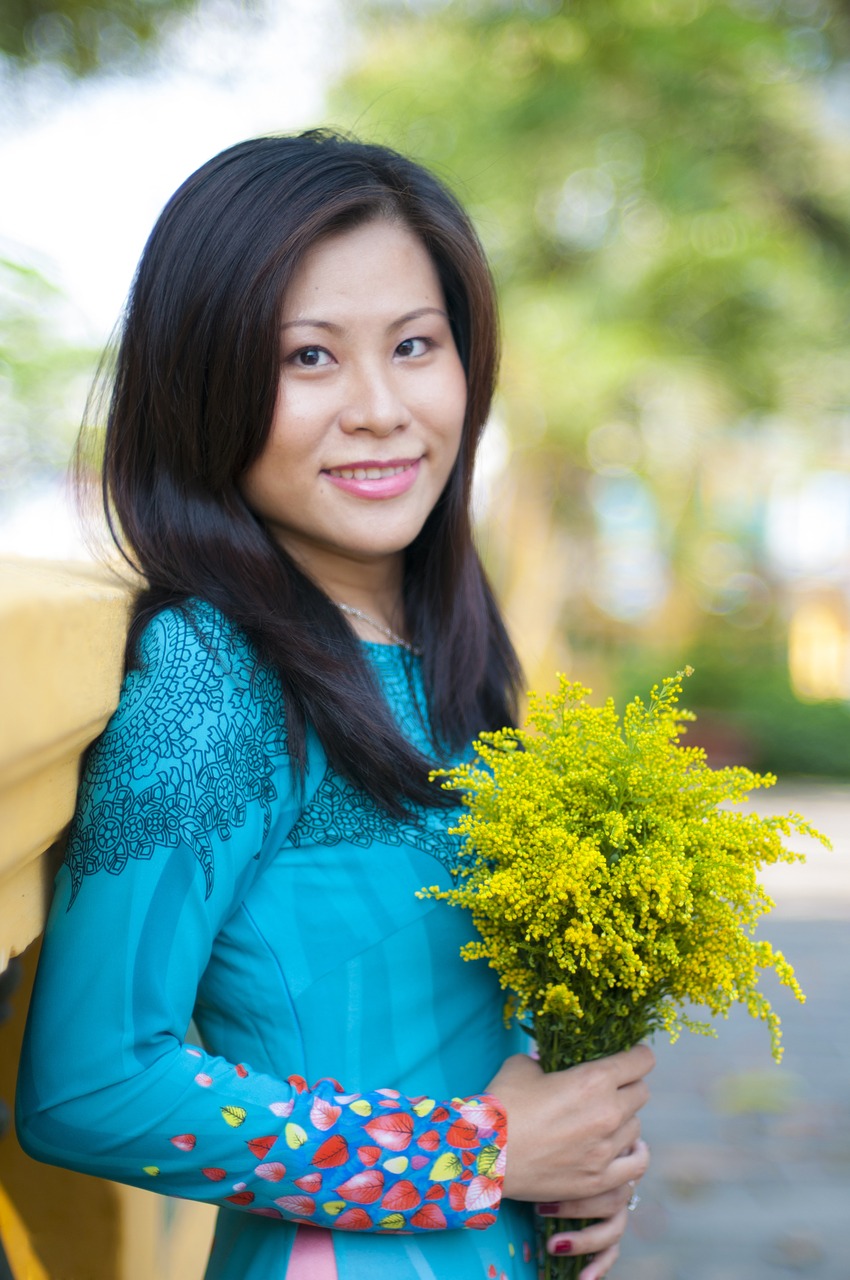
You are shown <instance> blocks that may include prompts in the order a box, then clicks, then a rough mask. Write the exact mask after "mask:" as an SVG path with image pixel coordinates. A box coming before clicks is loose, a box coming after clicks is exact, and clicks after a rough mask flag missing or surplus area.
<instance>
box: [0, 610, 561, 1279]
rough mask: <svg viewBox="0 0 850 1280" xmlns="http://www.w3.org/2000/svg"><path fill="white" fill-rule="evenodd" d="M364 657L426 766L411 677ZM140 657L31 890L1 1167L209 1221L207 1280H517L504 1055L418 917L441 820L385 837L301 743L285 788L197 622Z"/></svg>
mask: <svg viewBox="0 0 850 1280" xmlns="http://www.w3.org/2000/svg"><path fill="white" fill-rule="evenodd" d="M364 651H365V652H366V655H367V658H368V660H369V662H370V664H371V666H372V669H373V671H374V674H375V676H376V679H377V681H378V683H379V684H380V686H381V688H382V689H383V692H384V695H385V697H386V699H387V701H388V703H389V705H390V707H391V708H392V710H393V713H394V715H395V716H396V718H397V721H398V723H399V726H400V728H401V729H402V731H403V733H405V734H406V735H407V737H408V738H409V739H410V740H411V741H412V742H414V743H415V744H416V745H417V746H418V747H419V748H420V749H422V750H423V751H424V752H426V753H428V754H429V755H430V754H431V753H432V751H433V748H432V747H431V746H430V742H429V736H428V733H427V730H426V715H427V712H426V704H425V698H424V694H423V689H422V681H421V673H420V671H419V667H418V662H417V660H416V659H412V658H410V657H409V655H407V654H405V653H404V651H403V650H401V649H399V648H396V647H393V646H388V645H365V646H364ZM140 657H141V661H140V666H139V668H138V669H137V670H135V671H133V672H131V673H130V674H129V675H128V676H127V679H126V681H125V684H124V688H123V690H122V695H121V701H120V705H119V707H118V710H117V711H116V713H115V715H114V716H113V718H112V720H111V721H110V723H109V725H108V727H107V729H106V731H105V733H104V734H103V735H102V737H101V738H100V739H99V741H98V743H97V744H96V746H95V748H94V749H93V750H92V752H91V753H90V755H89V758H88V761H87V764H86V769H85V772H84V778H83V783H82V786H81V789H80V797H79V802H78V808H77V814H76V817H75V820H74V824H73V826H72V830H71V835H70V839H69V844H68V850H67V856H66V859H65V863H64V866H63V867H62V869H61V871H60V873H59V876H58V878H57V884H56V895H55V899H54V902H53V907H52V911H51V914H50V919H49V923H48V927H47V931H46V935H45V941H44V949H43V953H42V957H41V963H40V966H39V973H38V979H37V983H36V989H35V993H34V997H33V1002H32V1008H31V1012H30V1019H29V1024H28V1030H27V1037H26V1043H25V1048H24V1054H23V1060H22V1067H21V1076H20V1081H19V1089H18V1130H19V1135H20V1138H21V1141H22V1143H23V1145H24V1147H25V1148H26V1149H27V1150H28V1151H29V1153H30V1154H31V1155H33V1156H35V1157H36V1158H37V1159H41V1160H46V1161H48V1162H51V1163H54V1164H60V1165H67V1166H70V1167H73V1168H77V1169H81V1170H83V1171H84V1172H86V1173H92V1174H97V1175H100V1176H101V1177H106V1178H112V1179H116V1180H118V1181H122V1182H127V1183H130V1184H132V1185H134V1186H140V1187H146V1188H148V1189H150V1190H153V1191H159V1192H162V1193H165V1194H168V1195H175V1196H183V1197H189V1198H191V1199H197V1200H204V1201H207V1202H209V1203H213V1204H217V1205H220V1206H221V1207H222V1212H221V1213H220V1214H219V1225H218V1229H217V1232H216V1238H215V1244H214V1246H213V1252H212V1257H211V1259H210V1263H209V1266H208V1270H207V1277H208V1278H210V1280H260V1278H261V1277H262V1280H268V1278H269V1277H277V1278H280V1280H283V1278H284V1277H290V1278H291V1280H312V1277H313V1276H314V1275H315V1276H318V1275H320V1274H321V1275H322V1276H325V1275H328V1276H337V1277H338V1278H339V1280H375V1278H376V1277H377V1276H383V1277H392V1278H393V1280H414V1278H415V1280H480V1278H482V1277H489V1278H491V1280H492V1277H497V1278H500V1280H507V1278H508V1277H509V1278H510V1280H520V1278H523V1280H531V1277H533V1276H534V1275H535V1273H536V1266H535V1264H534V1262H533V1261H532V1252H533V1246H532V1239H533V1237H532V1222H531V1218H530V1214H529V1208H528V1206H525V1205H518V1204H514V1203H511V1202H507V1201H506V1202H505V1203H500V1199H501V1183H502V1176H503V1172H504V1165H505V1159H506V1152H507V1149H506V1146H505V1142H506V1117H505V1115H504V1112H503V1110H502V1108H501V1106H500V1105H499V1103H498V1101H497V1100H495V1099H493V1098H490V1097H488V1096H487V1095H486V1093H484V1092H483V1090H485V1089H486V1085H487V1082H488V1081H489V1080H490V1079H491V1078H492V1076H493V1075H494V1074H495V1072H496V1070H497V1069H498V1067H499V1065H500V1063H501V1062H502V1061H503V1060H504V1058H505V1057H506V1056H508V1054H510V1053H512V1052H514V1051H516V1049H517V1047H518V1046H517V1044H516V1043H515V1041H514V1039H513V1037H512V1036H510V1035H509V1034H508V1033H507V1032H506V1031H505V1029H504V1026H503V1024H502V1016H501V1013H502V999H501V995H500V992H499V989H498V986H497V983H496V981H495V978H494V975H493V974H492V973H491V971H490V970H488V969H487V968H486V967H485V966H484V965H480V964H466V963H464V962H463V961H461V959H460V957H459V954H458V953H459V949H460V947H461V945H462V943H463V942H465V941H466V940H468V937H469V931H470V921H469V918H468V916H466V914H465V913H462V912H459V911H456V910H454V909H453V908H451V907H449V906H447V905H446V904H444V903H437V902H434V901H432V900H423V899H421V898H420V897H417V890H419V889H420V888H421V887H422V886H425V885H433V884H438V885H441V886H443V887H445V886H448V885H449V884H450V883H451V875H450V868H451V867H452V866H453V865H454V863H455V861H456V857H457V846H456V841H455V839H454V838H453V837H451V836H449V835H448V834H447V832H446V826H447V821H446V815H445V814H444V813H440V812H438V811H429V812H425V813H423V814H422V815H421V821H420V822H414V821H409V822H399V821H396V820H393V819H391V818H390V817H388V816H387V815H386V814H385V813H384V812H383V811H381V810H380V809H379V808H377V807H376V806H375V805H374V804H372V803H371V802H370V801H369V800H368V799H367V798H366V797H365V796H364V795H363V794H362V793H360V792H358V791H356V790H355V789H354V788H353V787H352V786H351V785H350V784H349V783H348V782H346V781H345V780H344V779H343V778H341V777H340V776H339V775H338V774H336V773H335V772H334V770H333V769H331V768H330V767H329V765H328V762H327V760H326V758H325V755H324V752H323V751H322V749H321V746H320V744H319V743H318V741H317V740H316V739H315V736H311V737H310V739H309V742H308V769H307V775H306V779H305V780H304V782H303V785H302V783H301V782H300V781H299V778H298V777H297V775H296V773H295V771H294V770H293V768H292V764H291V760H290V756H289V753H288V750H287V737H286V729H285V723H284V718H283V713H282V699H281V694H280V686H279V683H278V681H277V679H276V678H275V677H274V676H273V675H272V674H271V673H270V672H269V671H267V670H266V669H265V668H263V667H262V666H261V665H259V664H258V663H257V662H256V660H255V658H254V656H253V652H252V650H251V648H250V646H249V645H248V644H247V642H246V641H245V639H244V637H242V636H241V635H240V633H239V632H237V631H236V630H235V629H234V628H233V627H232V625H231V624H229V623H228V622H227V621H226V620H225V619H224V618H223V617H222V616H221V615H219V614H218V613H216V612H215V611H214V610H212V609H211V608H210V607H208V606H206V605H194V606H193V607H192V609H191V610H189V611H188V612H185V613H184V612H182V611H176V610H175V611H168V612H165V613H162V614H160V615H159V616H158V617H157V618H156V619H155V620H154V621H153V622H152V623H151V624H150V625H149V626H148V628H147V629H146V631H145V633H144V636H143V639H142V644H141V649H140ZM193 1017H194V1023H195V1026H196V1027H197V1029H198V1031H199V1032H200V1036H199V1037H195V1038H196V1039H199V1040H200V1043H199V1044H195V1043H193V1042H192V1039H191V1037H190V1032H189V1027H190V1021H191V1020H192V1018H193ZM299 1236H300V1239H299ZM308 1245H309V1246H310V1247H311V1248H312V1249H314V1250H315V1249H316V1248H318V1252H317V1253H315V1257H316V1258H318V1257H319V1255H321V1259H320V1261H314V1262H312V1263H311V1262H309V1260H307V1261H305V1259H309V1257H314V1254H313V1253H311V1252H310V1251H309V1250H308V1249H307V1246H308Z"/></svg>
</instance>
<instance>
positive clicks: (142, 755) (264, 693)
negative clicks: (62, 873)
mask: <svg viewBox="0 0 850 1280" xmlns="http://www.w3.org/2000/svg"><path fill="white" fill-rule="evenodd" d="M285 750H286V734H285V729H284V725H283V714H282V703H281V698H280V691H279V686H278V685H277V683H276V682H275V681H274V679H273V678H272V676H271V674H270V673H268V672H265V671H264V670H263V669H262V668H259V667H258V666H257V663H256V661H255V659H254V657H253V655H252V653H251V650H250V648H249V647H248V645H247V643H246V642H245V640H244V639H243V638H242V637H241V636H240V634H239V633H238V631H237V630H236V629H235V628H234V627H233V626H232V625H231V624H229V623H228V622H227V620H226V619H225V618H223V617H222V616H221V615H220V614H218V613H217V612H216V611H215V610H213V609H211V608H209V607H208V606H205V605H201V604H197V605H195V606H194V607H193V611H192V616H191V620H190V619H188V618H186V617H184V616H183V615H182V614H180V613H177V612H169V613H163V614H160V615H159V617H157V618H156V619H155V620H154V622H153V623H152V624H151V625H150V626H149V627H148V629H147V631H146V632H145V635H144V638H143V642H142V648H141V668H140V669H139V670H137V671H133V672H130V674H129V675H128V676H127V679H126V681H125V685H124V690H123V692H122V699H121V704H120V707H119V710H118V711H117V712H116V714H115V715H114V716H113V718H112V720H111V721H110V723H109V725H108V726H107V728H106V731H105V732H104V734H103V736H102V737H101V739H100V741H99V742H98V743H97V744H96V746H95V747H94V749H93V751H92V753H91V757H90V759H89V762H88V767H87V770H86V778H85V782H84V785H83V788H82V789H81V793H80V800H79V806H78V818H77V820H75V822H74V824H73V826H72V828H71V836H70V839H69V842H68V850H67V853H66V856H65V861H66V863H67V865H68V868H69V870H70V873H71V886H72V887H71V903H73V901H74V899H75V898H76V896H77V894H78V893H79V891H80V888H81V886H82V883H83V879H84V877H85V876H87V875H94V874H95V873H96V872H98V871H107V872H108V873H110V874H111V875H119V874H120V873H121V872H122V871H123V870H124V868H125V866H126V865H127V862H128V860H129V859H131V858H137V859H147V858H150V857H151V856H152V855H153V853H154V851H155V850H156V849H162V848H165V849H167V848H175V847H177V846H178V845H179V844H181V843H185V844H188V845H189V847H190V848H191V850H192V852H193V854H194V856H195V857H196V858H197V860H198V863H199V864H200V866H201V869H202V870H203V873H204V880H205V885H206V896H207V897H209V895H210V893H211V892H212V887H213V879H214V867H213V846H212V842H211V837H212V836H213V835H216V836H218V837H219V838H220V839H223V840H227V839H229V838H230V837H231V835H232V834H233V832H234V830H235V829H237V828H239V827H241V826H243V825H244V824H245V821H246V818H247V814H248V807H249V805H252V804H258V805H259V806H260V808H261V811H262V814H263V837H264V838H265V836H266V835H267V834H268V831H269V828H270V824H271V806H272V802H273V801H274V799H275V797H276V794H277V793H276V790H275V786H274V782H273V773H274V769H275V762H276V760H277V759H279V758H280V757H281V756H282V755H283V754H284V753H285ZM83 813H85V819H86V820H85V821H82V814H83ZM257 853H259V850H257ZM69 906H70V903H69Z"/></svg>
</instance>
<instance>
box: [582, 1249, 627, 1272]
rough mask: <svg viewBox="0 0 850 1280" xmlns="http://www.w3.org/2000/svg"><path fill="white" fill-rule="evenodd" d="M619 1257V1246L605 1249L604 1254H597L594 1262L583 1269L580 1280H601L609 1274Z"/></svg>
mask: <svg viewBox="0 0 850 1280" xmlns="http://www.w3.org/2000/svg"><path fill="white" fill-rule="evenodd" d="M619 1256H620V1246H619V1245H618V1244H612V1245H611V1247H610V1249H603V1251H602V1253H597V1255H596V1257H595V1258H594V1259H593V1261H592V1262H589V1263H588V1265H587V1266H586V1267H582V1269H581V1271H580V1272H579V1277H578V1280H600V1277H602V1276H605V1275H607V1274H608V1272H609V1271H610V1270H611V1268H612V1267H613V1265H614V1263H615V1262H616V1261H617V1259H618V1258H619Z"/></svg>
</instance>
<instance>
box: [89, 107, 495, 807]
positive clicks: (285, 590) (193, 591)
mask: <svg viewBox="0 0 850 1280" xmlns="http://www.w3.org/2000/svg"><path fill="white" fill-rule="evenodd" d="M381 217H386V218H389V219H392V220H395V221H400V222H402V223H403V224H404V225H406V226H407V227H408V228H409V229H410V230H411V231H412V232H413V233H414V234H415V235H416V236H418V237H419V239H420V240H421V242H422V243H423V245H424V246H425V248H426V249H427V251H428V253H429V255H430V257H431V259H432V261H433V262H434V265H435V267H436V270H437V272H438V275H439V278H440V282H441V284H442V288H443V291H444V294H445V299H446V305H447V310H448V314H449V319H450V323H451V328H452V333H453V335H454V339H455V343H456V345H457V349H458V352H459V355H460V358H461V361H462V363H463V367H464V370H465V372H466V379H467V409H466V419H465V423H464V430H463V438H462V443H461V447H460V451H459V454H458V457H457V460H456V462H455V465H454V468H453V470H452V472H451V475H450V477H449V480H448V482H447V484H446V487H445V489H444V491H443V493H442V495H441V497H440V499H439V501H438V502H437V504H436V506H435V508H434V510H433V511H432V512H431V514H430V516H429V517H428V519H427V521H426V523H425V525H424V527H423V529H422V530H421V532H420V534H419V535H418V536H417V538H416V539H415V541H414V542H413V543H412V545H411V546H410V547H409V548H408V549H407V551H406V553H405V567H404V575H403V595H404V616H405V618H406V621H407V626H408V630H409V633H410V635H411V638H412V639H413V640H414V642H415V644H416V645H417V646H418V647H419V648H421V650H422V652H423V655H424V656H423V675H424V681H425V689H426V694H427V698H428V711H429V715H430V720H431V724H432V732H433V736H434V741H435V743H437V742H439V743H441V744H442V745H443V747H449V748H457V747H459V746H461V745H462V744H463V743H465V742H468V741H469V739H470V738H471V737H472V736H473V735H474V734H475V733H476V732H477V731H479V730H481V729H486V728H497V727H499V726H501V725H504V724H509V723H512V722H513V720H514V718H515V712H516V693H517V685H518V680H519V667H518V663H517V659H516V655H515V653H514V650H513V648H512V646H511V643H510V640H509V638H508V636H507V633H506V631H505V628H504V625H503V623H502V621H501V618H500V615H499V611H498V609H497V607H496V604H495V602H494V599H493V595H492V592H491V590H490V587H489V585H488V583H487V580H486V577H485V575H484V572H483V570H482V567H481V564H480V561H479V559H478V555H477V553H476V550H475V546H474V542H473V536H472V529H471V524H470V512H469V505H470V485H471V480H472V468H473V460H474V456H475V449H476V446H477V443H478V440H479V437H480V435H481V431H482V429H483V427H484V423H485V421H486V418H487V414H488V411H489V408H490V402H491V398H492V394H493V384H494V379H495V373H496V366H497V357H498V326H497V315H496V305H495V298H494V292H493V284H492V279H491V276H490V273H489V270H488V267H487V263H486V260H485V257H484V253H483V250H482V249H481V246H480V244H479V241H478V239H477V236H476V234H475V232H474V230H473V228H472V226H471V224H470V221H469V219H468V217H467V216H466V214H465V213H464V211H463V209H462V208H461V207H460V205H459V204H458V202H457V201H456V200H455V198H454V197H453V196H452V195H451V193H450V192H449V191H448V190H447V189H446V188H445V187H444V186H443V185H442V184H441V183H440V182H438V181H437V179H436V178H435V177H434V176H433V175H432V174H430V173H429V172H428V171H427V170H425V169H423V168H421V167H420V166H419V165H417V164H415V163H413V161H411V160H409V159H407V158H405V157H404V156H401V155H399V154H397V153H396V152H394V151H392V150H390V149H388V148H386V147H381V146H373V145H368V144H364V143H360V142H357V141H353V140H350V139H347V138H344V137H341V136H339V135H337V134H333V133H329V132H325V131H311V132H309V133H305V134H303V135H301V136H298V137H266V138H257V139H254V140H252V141H249V142H243V143H240V144H239V145H237V146H234V147H230V148H229V149H228V150H226V151H223V152H221V154H220V155H217V156H215V157H214V158H213V159H212V160H210V161H209V162H208V163H207V164H205V165H203V166H202V167H201V168H200V169H198V170H197V172H196V173H194V174H193V175H192V176H191V177H190V178H188V179H187V181H186V182H185V183H184V184H183V186H182V187H180V189H179V190H178V191H177V192H176V194H175V195H174V196H173V197H172V199H171V200H170V201H169V203H168V204H167V205H166V207H165V209H164V210H163V212H162V214H161V216H160V218H159V220H158V222H157V224H156V226H155V227H154V230H153V232H152V233H151V236H150V239H149V240H148V243H147V246H146V248H145V251H144V253H143V255H142V259H141V262H140V264H139V267H138V270H137V273H136V277H135V280H134V282H133V287H132V290H131V294H130V299H129V303H128V308H127V312H126V318H125V322H124V327H123V332H122V337H121V342H120V346H119V349H118V353H117V362H116V367H115V373H114V382H113V389H112V394H111V401H110V407H109V413H108V419H107V431H106V448H105V459H104V467H103V496H104V502H105V505H106V509H107V516H108V519H109V521H110V528H111V530H112V533H113V537H114V538H115V540H116V542H117V544H118V546H119V548H120V549H121V551H122V553H123V554H124V556H125V558H127V559H128V560H129V562H130V563H131V564H133V565H134V567H136V568H137V569H138V570H140V571H141V573H142V574H143V576H144V579H145V581H146V586H145V588H144V589H143V590H142V592H141V593H140V595H139V597H138V599H137V602H136V606H135V613H134V618H133V622H132V624H131V628H130V634H129V637H128V664H129V665H132V664H133V662H134V661H135V652H136V645H137V641H138V637H139V634H140V632H141V630H142V628H143V627H144V626H145V624H146V623H147V622H148V621H149V620H150V618H151V617H152V616H154V615H155V614H156V613H157V612H159V611H160V610H161V609H163V608H165V607H167V606H175V605H176V606H182V607H186V605H187V602H188V601H190V600H191V599H192V598H200V599H202V600H205V601H208V602H210V603H211V604H213V605H214V606H216V607H217V608H219V609H220V610H221V611H222V612H223V613H224V614H225V615H226V616H227V617H229V618H230V619H231V620H232V621H233V622H234V623H235V624H236V625H237V626H238V627H239V628H241V629H242V631H243V632H244V633H245V634H246V635H247V636H248V638H249V639H250V640H251V641H252V643H253V644H254V646H255V648H256V650H257V652H258V655H259V657H260V658H261V660H263V661H264V662H265V663H267V664H269V665H270V666H271V667H272V668H273V669H276V670H277V671H278V672H279V673H280V677H281V682H282V687H283V694H284V699H285V709H286V716H287V725H288V732H289V742H290V748H291V751H292V754H293V757H294V759H295V761H296V764H297V765H298V766H299V768H300V769H301V771H302V773H303V768H304V765H305V760H306V727H307V725H308V724H312V726H313V727H314V729H315V731H316V733H317V734H318V736H319V739H320V740H321V742H322V744H323V746H324V748H325V751H326V752H327V756H328V759H329V761H330V763H331V764H332V765H333V766H334V767H335V768H336V769H337V770H338V771H339V772H340V773H342V774H343V775H344V776H345V777H347V778H348V779H349V780H350V781H351V782H352V783H354V784H355V785H356V786H358V787H360V788H362V789H363V790H365V791H366V792H368V793H369V794H370V795H371V796H372V798H373V799H374V800H375V801H376V802H377V803H379V804H380V805H382V806H383V807H384V808H386V809H387V810H389V811H390V812H391V813H394V814H401V813H402V812H405V811H406V810H408V809H409V806H410V805H411V804H430V805H434V804H440V803H442V802H443V799H444V796H443V793H441V792H440V791H439V789H438V788H436V787H435V786H434V785H433V784H430V783H429V782H428V776H427V775H428V766H429V762H428V761H427V760H426V759H425V758H424V757H423V756H421V755H420V754H419V753H418V752H417V751H415V750H414V749H413V748H412V747H411V746H410V745H409V743H407V742H406V741H405V739H404V738H403V737H402V736H401V734H400V733H399V731H398V729H397V727H396V725H395V723H394V721H393V719H392V716H391V714H390V711H389V708H388V707H387V706H386V704H385V703H384V702H383V700H382V699H381V698H380V696H378V691H377V686H376V683H375V681H374V679H373V677H372V674H371V672H370V668H369V666H368V663H367V662H366V660H365V658H364V656H363V652H362V650H361V648H360V645H359V642H358V640H357V638H356V636H355V635H354V633H353V631H352V630H351V628H350V627H349V625H348V623H347V622H346V621H345V619H344V618H343V617H341V615H340V613H339V611H338V610H337V608H336V607H335V605H334V604H333V603H332V601H331V600H330V599H329V598H328V596H327V595H326V594H325V593H324V592H323V591H322V590H321V588H320V587H319V586H318V585H317V584H316V583H315V582H313V581H312V580H311V579H310V577H309V576H308V575H307V574H306V573H305V572H303V571H302V570H301V569H299V567H298V566H297V565H296V564H295V562H294V561H293V560H292V559H291V557H290V556H288V555H287V553H286V552H285V551H284V550H283V549H282V548H281V547H280V546H279V545H278V544H277V543H276V542H275V541H274V539H273V538H272V537H271V535H270V534H269V533H268V531H267V530H266V528H265V527H264V525H263V523H262V522H261V521H260V520H259V519H258V518H257V516H255V514H254V513H253V512H252V511H251V509H250V508H249V507H248V505H247V503H246V502H245V500H244V499H243V497H242V495H241V493H240V480H241V478H242V477H243V476H244V474H245V471H246V470H247V468H248V467H249V466H250V465H251V463H252V462H254V460H255V459H256V458H257V457H258V456H259V454H260V453H261V452H262V450H263V447H264V445H265V443H266V440H267V438H268V435H269V432H270V429H271V425H272V418H273V414H274V410H275V403H276V398H277V394H278V379H279V322H280V314H281V310H282V304H283V299H284V296H285V293H286V289H287V286H288V284H289V283H290V281H291V280H292V278H293V275H294V273H295V271H296V269H297V268H298V266H299V264H300V262H301V261H302V260H303V258H304V255H305V254H306V253H307V251H308V250H309V249H311V247H312V246H314V245H315V244H316V243H317V242H318V241H320V240H321V239H323V238H325V237H327V236H329V235H332V234H334V233H335V232H339V231H342V230H345V229H347V228H352V227H356V226H359V225H362V224H364V223H366V222H369V221H371V220H374V219H378V218H381Z"/></svg>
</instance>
